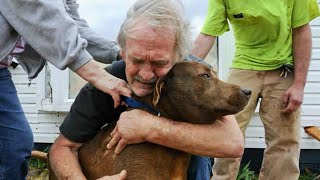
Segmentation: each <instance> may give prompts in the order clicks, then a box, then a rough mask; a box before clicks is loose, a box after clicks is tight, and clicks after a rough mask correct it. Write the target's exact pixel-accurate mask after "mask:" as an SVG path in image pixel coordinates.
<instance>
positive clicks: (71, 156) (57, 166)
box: [49, 147, 86, 180]
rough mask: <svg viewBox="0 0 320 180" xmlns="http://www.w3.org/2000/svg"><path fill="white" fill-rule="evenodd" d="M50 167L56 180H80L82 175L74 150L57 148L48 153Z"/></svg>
mask: <svg viewBox="0 0 320 180" xmlns="http://www.w3.org/2000/svg"><path fill="white" fill-rule="evenodd" d="M49 158H50V165H51V167H52V169H53V171H54V173H55V175H56V176H57V177H58V179H68V180H73V179H74V180H82V179H84V180H85V179H86V177H85V176H84V175H83V173H82V170H81V167H80V164H79V160H78V155H77V150H76V149H71V148H69V147H58V148H54V149H52V150H51V151H50V155H49Z"/></svg>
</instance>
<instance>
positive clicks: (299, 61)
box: [292, 24, 312, 87]
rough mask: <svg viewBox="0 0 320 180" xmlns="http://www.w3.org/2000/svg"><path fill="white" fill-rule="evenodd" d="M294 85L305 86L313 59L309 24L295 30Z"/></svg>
mask: <svg viewBox="0 0 320 180" xmlns="http://www.w3.org/2000/svg"><path fill="white" fill-rule="evenodd" d="M292 33H293V59H294V82H293V84H294V85H298V86H302V87H304V86H305V83H306V80H307V73H308V68H309V64H310V59H311V49H312V42H311V40H312V39H311V30H310V26H309V24H306V25H304V26H301V27H298V28H295V29H293V32H292Z"/></svg>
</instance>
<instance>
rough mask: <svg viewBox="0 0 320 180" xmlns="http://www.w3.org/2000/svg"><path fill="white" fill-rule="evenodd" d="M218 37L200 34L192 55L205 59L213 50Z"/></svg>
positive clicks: (194, 44)
mask: <svg viewBox="0 0 320 180" xmlns="http://www.w3.org/2000/svg"><path fill="white" fill-rule="evenodd" d="M215 40H216V37H214V36H210V35H206V34H202V33H200V34H199V35H198V37H197V38H196V40H195V41H194V43H193V48H192V50H191V53H192V54H193V55H195V56H197V57H199V58H202V59H204V58H205V57H206V56H207V55H208V53H209V51H210V50H211V48H212V46H213V44H214V42H215Z"/></svg>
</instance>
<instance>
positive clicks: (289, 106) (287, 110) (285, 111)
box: [282, 101, 294, 113]
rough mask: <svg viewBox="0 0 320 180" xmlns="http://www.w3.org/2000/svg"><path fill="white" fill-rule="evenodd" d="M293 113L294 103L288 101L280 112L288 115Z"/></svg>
mask: <svg viewBox="0 0 320 180" xmlns="http://www.w3.org/2000/svg"><path fill="white" fill-rule="evenodd" d="M293 111H294V103H293V102H292V101H290V102H289V104H288V105H287V107H286V108H285V109H284V110H282V112H284V113H290V112H293Z"/></svg>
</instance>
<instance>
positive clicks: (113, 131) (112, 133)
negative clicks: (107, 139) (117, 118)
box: [110, 125, 118, 137]
mask: <svg viewBox="0 0 320 180" xmlns="http://www.w3.org/2000/svg"><path fill="white" fill-rule="evenodd" d="M117 131H118V126H117V125H116V127H114V129H113V130H112V132H111V133H110V136H111V137H112V136H113V135H115V134H116V132H117Z"/></svg>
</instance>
